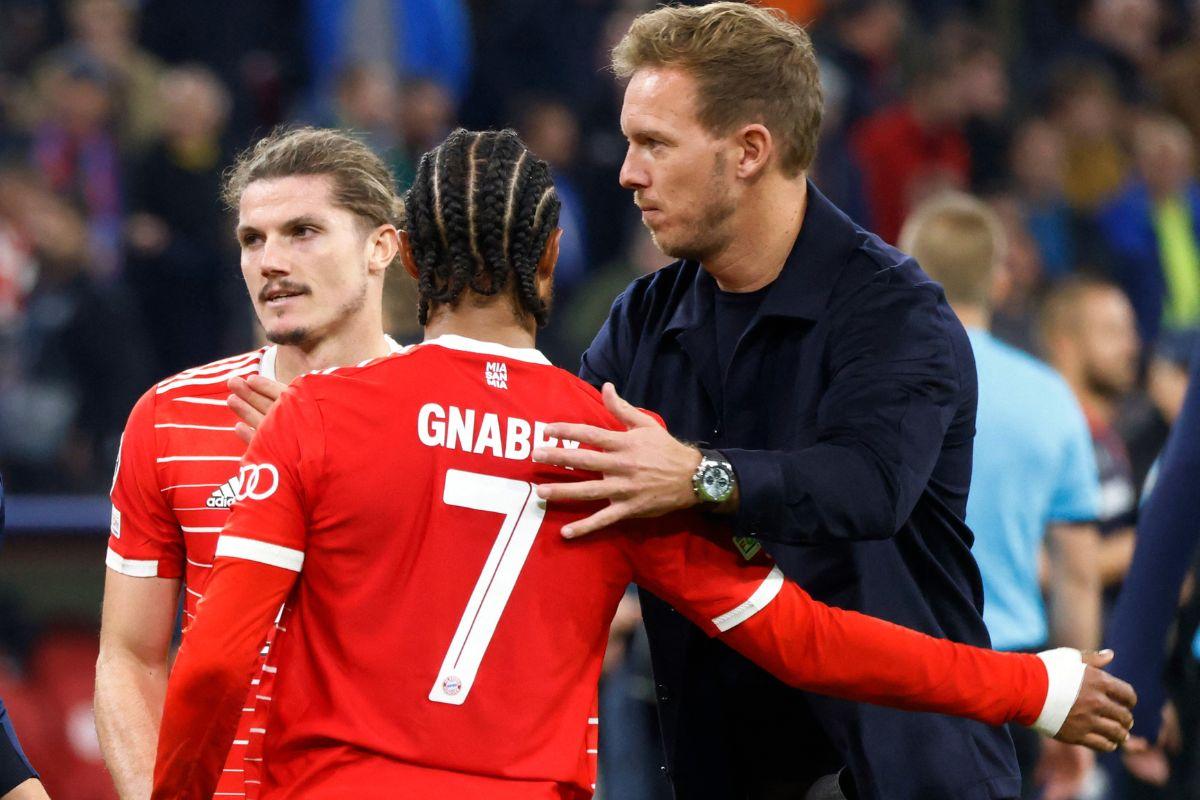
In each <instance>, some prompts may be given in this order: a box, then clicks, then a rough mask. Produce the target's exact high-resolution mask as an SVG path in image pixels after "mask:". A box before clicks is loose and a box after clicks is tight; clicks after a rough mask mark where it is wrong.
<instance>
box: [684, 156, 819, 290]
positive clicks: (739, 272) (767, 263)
mask: <svg viewBox="0 0 1200 800" xmlns="http://www.w3.org/2000/svg"><path fill="white" fill-rule="evenodd" d="M807 206H808V184H807V183H806V181H805V176H804V173H801V174H800V175H798V176H797V177H795V178H785V177H783V176H782V175H779V174H778V173H772V174H771V175H768V176H765V177H764V178H763V179H762V181H761V182H760V183H759V185H758V186H756V187H755V189H754V191H753V194H749V193H748V194H747V196H745V197H743V198H741V199H740V200H739V201H738V210H737V212H736V213H737V215H738V219H737V220H736V221H735V223H734V235H733V236H732V237H731V239H730V242H729V244H728V245H726V246H725V248H724V249H722V250H721V251H720V252H718V253H715V254H713V255H711V256H707V257H705V258H704V259H703V267H704V269H705V271H707V272H708V274H710V275H712V276H713V278H715V279H716V281H717V286H719V287H720V288H721V290H722V291H725V292H753V291H756V290H758V289H761V288H763V287H764V286H766V285H767V284H769V283H770V282H771V281H773V280H775V278H777V277H779V273H780V272H782V271H783V265H784V263H785V262H786V261H787V257H788V255H789V254H791V252H792V248H793V247H794V246H795V244H796V237H797V236H799V235H800V226H801V225H802V224H803V222H804V211H805V209H806V208H807Z"/></svg>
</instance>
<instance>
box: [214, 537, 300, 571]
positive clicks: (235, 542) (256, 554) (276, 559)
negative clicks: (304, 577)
mask: <svg viewBox="0 0 1200 800" xmlns="http://www.w3.org/2000/svg"><path fill="white" fill-rule="evenodd" d="M221 556H228V557H230V558H242V559H245V560H247V561H257V562H258V563H260V564H269V565H270V566H272V567H279V568H281V569H290V570H291V571H292V572H299V571H300V567H301V566H303V565H304V551H303V550H293V549H292V548H290V547H283V546H281V545H277V544H269V543H268V542H260V541H258V540H257V539H246V538H244V537H241V536H222V537H221V538H220V539H217V555H216V557H217V558H220V557H221Z"/></svg>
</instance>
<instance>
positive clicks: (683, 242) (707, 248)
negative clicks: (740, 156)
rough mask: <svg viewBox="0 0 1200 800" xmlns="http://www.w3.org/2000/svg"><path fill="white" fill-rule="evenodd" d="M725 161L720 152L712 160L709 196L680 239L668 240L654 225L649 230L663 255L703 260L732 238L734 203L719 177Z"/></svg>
mask: <svg viewBox="0 0 1200 800" xmlns="http://www.w3.org/2000/svg"><path fill="white" fill-rule="evenodd" d="M724 164H725V160H724V159H723V158H722V157H720V156H718V157H717V158H716V159H715V160H714V161H713V170H712V177H711V180H710V181H709V186H708V193H707V194H708V198H709V200H708V202H707V203H706V204H705V205H704V208H703V210H702V211H701V213H700V218H699V219H698V220H696V222H695V223H694V224H692V225H690V226H688V228H687V229H686V230H685V231H683V232H682V234H681V238H680V239H679V240H677V241H670V240H667V239H665V238H663V237H660V236H659V235H658V234H657V233H656V232H655V231H654V230H653V229H651V230H650V238H651V239H653V240H654V244H655V246H656V247H658V249H659V250H661V251H662V252H663V254H664V255H666V256H668V257H670V258H680V259H685V260H688V261H699V262H703V261H704V260H705V259H707V258H709V257H711V256H712V255H714V254H716V253H719V252H721V251H722V250H724V249H725V248H726V247H727V246H728V245H729V240H730V239H731V238H732V236H731V235H730V233H729V221H730V219H732V217H733V213H734V211H736V210H737V204H736V203H735V202H734V201H733V198H731V197H730V192H729V187H728V186H727V185H726V184H725V182H724V181H723V180H722V172H723V168H724ZM647 227H649V226H647Z"/></svg>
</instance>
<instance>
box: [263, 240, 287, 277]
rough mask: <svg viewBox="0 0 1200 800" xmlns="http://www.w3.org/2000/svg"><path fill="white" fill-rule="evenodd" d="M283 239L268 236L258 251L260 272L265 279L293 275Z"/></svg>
mask: <svg viewBox="0 0 1200 800" xmlns="http://www.w3.org/2000/svg"><path fill="white" fill-rule="evenodd" d="M280 238H281V237H277V236H271V235H268V236H267V237H266V240H265V241H264V242H263V245H262V247H261V248H259V251H258V254H257V255H258V271H259V272H260V273H261V274H262V276H263V277H264V278H272V277H276V276H279V275H289V274H291V271H292V269H291V267H290V266H289V265H288V261H287V258H286V257H285V254H284V252H283V243H282V242H281V241H280Z"/></svg>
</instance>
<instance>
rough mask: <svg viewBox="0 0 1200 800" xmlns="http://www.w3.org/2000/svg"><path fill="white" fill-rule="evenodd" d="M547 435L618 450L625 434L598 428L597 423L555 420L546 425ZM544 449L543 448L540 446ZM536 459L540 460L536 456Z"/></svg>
mask: <svg viewBox="0 0 1200 800" xmlns="http://www.w3.org/2000/svg"><path fill="white" fill-rule="evenodd" d="M546 435H548V436H553V437H554V438H556V439H567V440H569V441H572V442H579V443H581V444H586V445H591V446H592V447H597V448H599V449H601V450H616V449H617V448H618V447H619V446H620V444H621V441H622V437H623V436H624V435H625V434H624V433H623V432H621V431H610V430H607V429H605V428H597V427H596V426H595V425H583V424H580V423H574V422H555V423H553V424H551V425H547V426H546ZM539 449H542V448H539ZM534 460H535V461H536V460H538V459H537V456H536V455H535V456H534Z"/></svg>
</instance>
